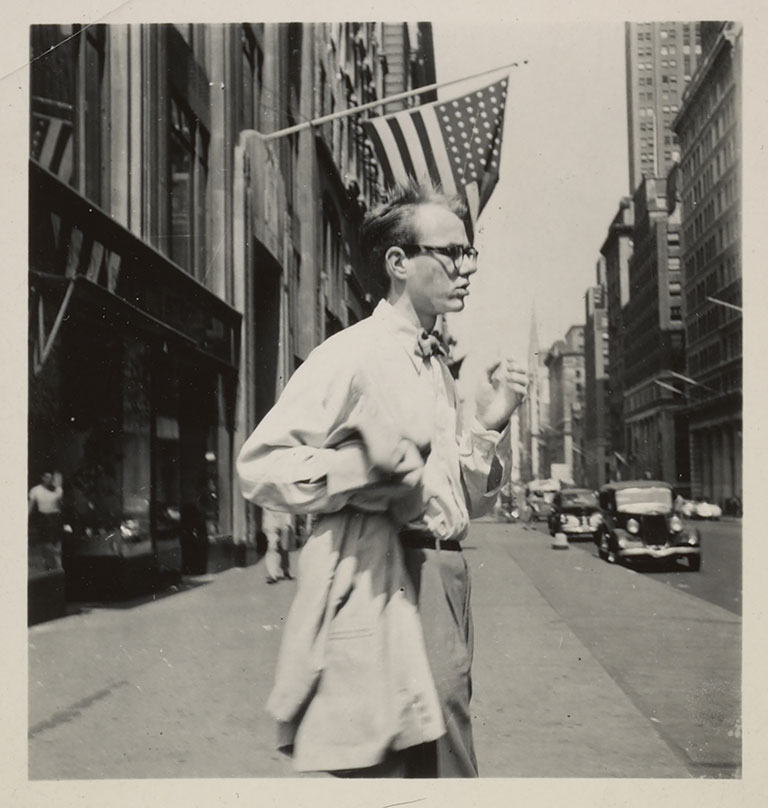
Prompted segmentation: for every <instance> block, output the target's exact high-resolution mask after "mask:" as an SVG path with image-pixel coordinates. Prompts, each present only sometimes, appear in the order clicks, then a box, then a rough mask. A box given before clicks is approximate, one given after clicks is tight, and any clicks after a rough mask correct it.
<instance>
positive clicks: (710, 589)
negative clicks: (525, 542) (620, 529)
mask: <svg viewBox="0 0 768 808" xmlns="http://www.w3.org/2000/svg"><path fill="white" fill-rule="evenodd" d="M690 524H692V525H693V526H695V527H697V528H698V530H699V533H700V534H701V541H702V564H701V570H700V571H699V572H689V571H688V570H687V569H686V567H685V565H684V564H679V565H678V566H677V568H675V569H669V568H661V569H659V570H653V569H646V570H644V571H643V572H642V573H638V574H641V575H644V576H646V577H648V578H651V579H653V580H656V581H659V582H661V583H664V584H666V585H667V586H672V587H674V588H675V589H679V590H680V591H681V592H688V593H689V594H691V595H695V596H696V597H697V598H702V599H703V600H706V601H708V602H709V603H714V604H716V605H717V606H722V608H723V609H728V611H730V612H733V613H734V614H738V615H741V614H742V530H741V519H738V520H736V519H724V520H720V521H704V520H696V521H692V522H691V523H690ZM536 528H537V530H539V531H542V532H544V533H546V526H545V525H544V524H543V523H539V524H537V526H536ZM571 546H572V547H573V548H574V549H581V550H586V551H587V552H594V550H595V547H594V544H592V543H591V542H584V541H574V542H571Z"/></svg>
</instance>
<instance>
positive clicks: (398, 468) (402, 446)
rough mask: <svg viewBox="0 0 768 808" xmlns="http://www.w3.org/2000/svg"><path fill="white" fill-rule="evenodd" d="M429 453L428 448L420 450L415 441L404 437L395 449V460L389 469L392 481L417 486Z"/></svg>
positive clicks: (410, 486)
mask: <svg viewBox="0 0 768 808" xmlns="http://www.w3.org/2000/svg"><path fill="white" fill-rule="evenodd" d="M427 454H429V451H428V450H424V451H423V450H419V448H418V447H417V446H416V444H415V443H414V442H413V441H410V440H408V439H407V438H403V440H401V441H400V442H399V443H398V445H397V447H396V449H395V453H394V457H393V460H394V462H393V464H392V469H391V471H389V474H390V479H391V481H392V482H394V483H397V484H398V485H402V486H405V487H406V488H415V487H416V486H417V485H418V484H419V482H421V475H422V472H423V471H424V461H425V455H427Z"/></svg>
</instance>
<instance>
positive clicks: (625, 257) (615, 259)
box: [600, 197, 635, 480]
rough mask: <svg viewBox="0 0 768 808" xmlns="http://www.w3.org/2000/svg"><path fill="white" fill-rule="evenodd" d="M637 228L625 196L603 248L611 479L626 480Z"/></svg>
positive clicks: (632, 210) (632, 211) (629, 203)
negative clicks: (627, 339) (629, 325)
mask: <svg viewBox="0 0 768 808" xmlns="http://www.w3.org/2000/svg"><path fill="white" fill-rule="evenodd" d="M634 225H635V218H634V207H633V204H632V198H631V197H624V198H623V199H622V200H621V201H620V203H619V208H618V210H617V212H616V215H615V216H614V217H613V221H612V222H611V224H610V227H609V228H608V234H607V236H606V238H605V241H604V242H603V246H602V247H601V248H600V253H601V255H602V257H603V259H604V271H605V293H606V297H605V303H606V309H607V316H608V384H607V390H606V394H607V398H608V426H607V437H608V451H609V454H608V462H609V463H610V477H611V478H612V479H614V480H620V479H627V472H628V468H627V460H626V456H625V454H626V452H625V448H624V307H625V306H626V305H627V303H628V302H629V259H630V258H631V256H632V248H633V241H632V231H633V229H634Z"/></svg>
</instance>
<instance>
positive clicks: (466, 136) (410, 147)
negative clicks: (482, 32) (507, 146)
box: [362, 78, 507, 226]
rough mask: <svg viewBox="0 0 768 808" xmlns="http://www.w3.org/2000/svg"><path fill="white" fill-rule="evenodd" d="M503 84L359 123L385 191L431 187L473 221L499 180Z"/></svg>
mask: <svg viewBox="0 0 768 808" xmlns="http://www.w3.org/2000/svg"><path fill="white" fill-rule="evenodd" d="M506 97H507V79H506V78H505V79H502V80H501V81H498V82H496V83H494V84H491V85H489V86H487V87H483V88H482V89H480V90H476V91H474V92H471V93H468V94H467V95H463V96H461V97H459V98H454V99H450V100H447V101H436V102H433V103H431V104H423V105H421V106H419V107H414V108H412V109H406V110H403V111H402V112H397V113H394V114H392V115H382V116H379V117H376V118H368V119H366V120H364V121H362V124H363V128H364V130H365V133H366V135H367V136H368V138H369V139H370V141H371V143H372V144H373V146H374V149H375V152H376V156H377V158H378V160H379V165H380V167H381V171H382V174H383V179H384V185H385V186H388V187H389V186H392V185H394V184H396V183H400V184H403V183H406V182H407V181H408V179H409V178H410V179H415V180H417V181H425V180H428V181H431V182H432V183H433V184H434V185H439V186H441V187H442V189H443V190H444V191H445V192H446V193H458V194H460V195H461V196H463V197H464V198H465V200H466V202H467V207H468V210H469V215H470V219H471V224H472V225H473V226H474V223H475V222H476V221H477V218H478V216H479V215H480V213H481V211H482V209H483V207H484V206H485V204H486V203H487V202H488V199H489V198H490V196H491V193H492V192H493V189H494V188H495V186H496V183H497V182H498V179H499V165H500V162H501V141H502V135H503V129H504V108H505V103H506Z"/></svg>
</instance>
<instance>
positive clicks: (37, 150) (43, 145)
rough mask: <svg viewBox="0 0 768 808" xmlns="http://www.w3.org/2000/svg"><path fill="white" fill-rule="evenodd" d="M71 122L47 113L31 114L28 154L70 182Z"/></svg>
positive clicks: (72, 165)
mask: <svg viewBox="0 0 768 808" xmlns="http://www.w3.org/2000/svg"><path fill="white" fill-rule="evenodd" d="M73 152H74V138H73V136H72V122H71V121H68V120H65V119H63V118H53V117H51V116H49V115H41V114H36V113H34V112H33V114H32V147H31V149H30V154H31V156H32V157H33V159H35V160H36V161H37V162H38V163H40V165H41V166H43V167H44V168H47V169H48V170H49V171H51V172H52V173H54V174H56V175H57V176H59V177H60V178H61V179H62V180H63V181H64V182H66V183H71V182H72V177H73V171H74V162H73Z"/></svg>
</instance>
